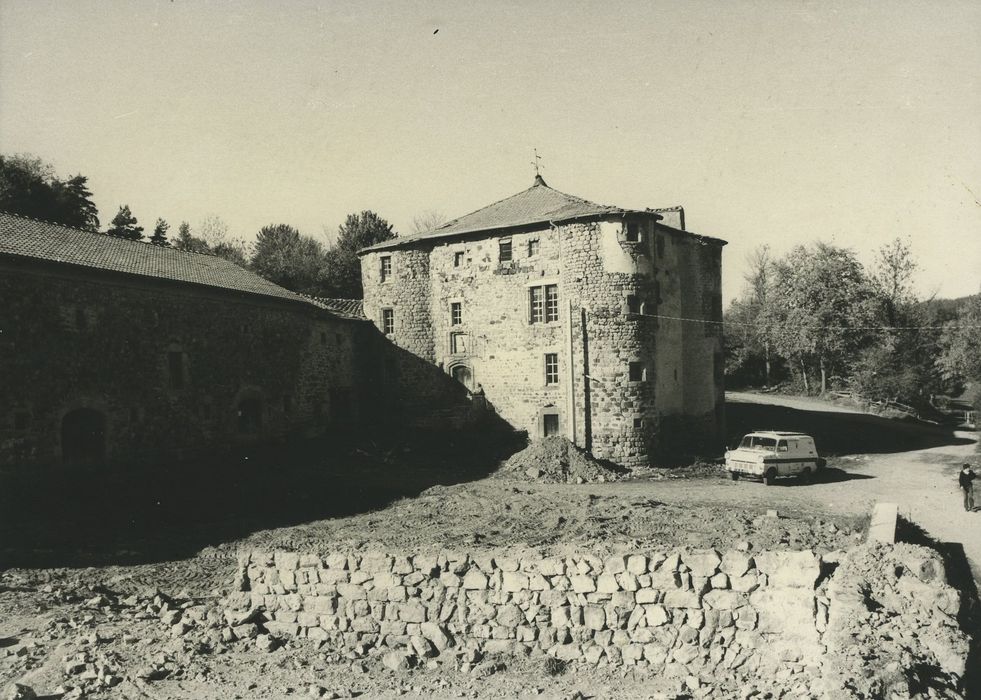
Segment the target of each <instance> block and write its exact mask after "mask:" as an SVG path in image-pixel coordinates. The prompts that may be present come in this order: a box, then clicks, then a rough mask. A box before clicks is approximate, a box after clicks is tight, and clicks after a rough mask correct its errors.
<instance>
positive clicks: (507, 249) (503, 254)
mask: <svg viewBox="0 0 981 700" xmlns="http://www.w3.org/2000/svg"><path fill="white" fill-rule="evenodd" d="M498 246H499V248H498V260H499V261H500V262H502V263H503V262H511V239H510V238H502V239H501V240H500V241H498Z"/></svg>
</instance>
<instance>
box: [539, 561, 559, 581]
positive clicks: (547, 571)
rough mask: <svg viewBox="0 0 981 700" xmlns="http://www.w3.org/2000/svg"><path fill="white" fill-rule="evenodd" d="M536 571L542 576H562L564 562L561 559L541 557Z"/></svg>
mask: <svg viewBox="0 0 981 700" xmlns="http://www.w3.org/2000/svg"><path fill="white" fill-rule="evenodd" d="M538 573H540V574H541V575H542V576H564V575H565V562H564V561H562V560H561V559H542V560H541V562H540V563H539V565H538ZM553 584H554V582H553Z"/></svg>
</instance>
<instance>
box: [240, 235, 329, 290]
mask: <svg viewBox="0 0 981 700" xmlns="http://www.w3.org/2000/svg"><path fill="white" fill-rule="evenodd" d="M323 266H324V247H323V245H321V244H320V242H319V241H317V240H316V239H314V238H311V237H309V236H304V235H303V234H301V233H300V232H299V231H297V230H296V229H295V228H293V227H292V226H288V225H287V224H276V225H270V226H264V227H263V228H262V229H261V230H260V231H259V235H258V236H257V237H256V242H255V252H254V254H253V256H252V269H253V270H255V271H256V272H258V273H259V274H260V275H262V276H263V277H265V278H266V279H268V280H270V281H271V282H275V283H276V284H278V285H281V286H283V287H286V288H287V289H292V290H293V291H296V292H304V293H308V294H314V293H318V292H320V291H321V290H320V288H319V285H318V278H319V274H320V271H321V269H322V268H323Z"/></svg>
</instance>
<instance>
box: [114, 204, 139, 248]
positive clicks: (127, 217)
mask: <svg viewBox="0 0 981 700" xmlns="http://www.w3.org/2000/svg"><path fill="white" fill-rule="evenodd" d="M106 233H108V234H109V235H110V236H119V237H121V238H128V239H130V240H131V241H138V240H140V239H141V238H143V227H142V226H140V225H139V223H138V222H137V220H136V217H135V216H133V212H131V211H130V210H129V205H128V204H124V205H123V206H121V207H119V211H118V212H117V213H116V216H114V217H113V218H112V221H111V222H110V224H109V228H108V229H107V230H106Z"/></svg>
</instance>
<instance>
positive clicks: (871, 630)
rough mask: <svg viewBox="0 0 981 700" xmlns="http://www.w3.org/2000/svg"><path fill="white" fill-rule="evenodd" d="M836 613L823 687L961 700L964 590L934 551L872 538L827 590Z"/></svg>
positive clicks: (826, 640) (848, 558) (837, 692)
mask: <svg viewBox="0 0 981 700" xmlns="http://www.w3.org/2000/svg"><path fill="white" fill-rule="evenodd" d="M825 588H826V590H825V591H824V596H822V598H823V601H824V604H826V605H827V606H828V610H829V611H830V613H829V615H828V623H827V631H826V633H825V634H824V643H825V645H826V648H827V656H826V658H825V661H824V669H825V671H824V678H823V679H822V686H823V688H824V691H825V693H826V694H827V695H828V696H836V695H842V694H844V693H845V691H846V689H847V690H848V691H849V692H851V693H854V694H857V695H859V696H862V697H884V698H893V697H897V698H910V697H927V696H929V697H938V698H958V697H960V695H959V694H958V693H957V692H956V691H955V690H954V689H955V688H956V687H957V686H958V685H959V682H960V680H961V679H962V678H963V676H964V672H965V670H966V668H965V664H966V659H967V655H968V647H969V639H968V637H967V636H966V635H965V634H964V632H963V631H962V630H961V627H960V624H959V622H958V614H959V612H960V610H961V600H960V595H959V593H958V592H957V590H955V589H954V588H952V587H951V586H949V585H947V583H946V582H945V573H944V564H943V561H942V560H941V558H940V556H939V555H938V554H937V553H936V552H934V551H933V550H930V549H927V548H925V547H919V546H915V545H909V544H896V545H883V544H878V543H871V544H868V545H865V546H862V547H857V548H854V549H852V550H850V551H849V552H848V554H847V555H846V556H845V557H844V558H843V560H842V562H841V564H840V566H839V567H838V569H837V571H835V574H834V576H833V577H832V578H831V579H830V580H829V581H828V584H827V586H826V587H825Z"/></svg>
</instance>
